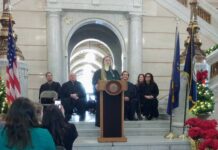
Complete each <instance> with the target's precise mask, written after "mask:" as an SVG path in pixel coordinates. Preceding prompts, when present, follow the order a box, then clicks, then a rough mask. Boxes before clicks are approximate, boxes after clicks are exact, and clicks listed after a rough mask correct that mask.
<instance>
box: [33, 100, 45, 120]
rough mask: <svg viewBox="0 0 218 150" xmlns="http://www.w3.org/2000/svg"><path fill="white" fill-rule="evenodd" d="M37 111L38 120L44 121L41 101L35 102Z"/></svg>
mask: <svg viewBox="0 0 218 150" xmlns="http://www.w3.org/2000/svg"><path fill="white" fill-rule="evenodd" d="M33 104H34V107H35V111H36V117H37V120H38V123H39V124H41V123H42V117H43V105H42V104H40V103H33Z"/></svg>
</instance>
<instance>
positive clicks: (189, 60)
mask: <svg viewBox="0 0 218 150" xmlns="http://www.w3.org/2000/svg"><path fill="white" fill-rule="evenodd" d="M194 56H195V45H194V36H193V35H191V37H190V42H189V45H188V49H187V54H186V59H185V66H184V72H185V75H186V76H187V79H188V89H187V92H188V93H187V94H188V95H189V97H188V100H189V109H191V108H192V107H193V106H194V104H195V102H196V101H197V83H196V75H195V71H194V67H195V59H194Z"/></svg>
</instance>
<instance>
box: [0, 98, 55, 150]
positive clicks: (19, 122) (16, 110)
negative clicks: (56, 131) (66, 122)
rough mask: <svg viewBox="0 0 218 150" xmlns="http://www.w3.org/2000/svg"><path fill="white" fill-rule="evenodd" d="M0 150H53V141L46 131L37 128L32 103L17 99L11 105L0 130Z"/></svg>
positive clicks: (27, 100)
mask: <svg viewBox="0 0 218 150" xmlns="http://www.w3.org/2000/svg"><path fill="white" fill-rule="evenodd" d="M0 148H1V149H3V150H12V149H13V150H55V144H54V141H53V139H52V137H51V135H50V133H49V132H48V130H46V129H42V128H39V127H38V121H37V118H36V114H35V109H34V106H33V103H32V102H31V101H30V100H29V99H27V98H22V97H20V98H17V99H16V100H15V101H14V103H13V104H12V105H11V107H10V109H9V111H8V113H7V115H6V119H5V126H4V128H0Z"/></svg>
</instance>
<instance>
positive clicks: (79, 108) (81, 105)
mask: <svg viewBox="0 0 218 150" xmlns="http://www.w3.org/2000/svg"><path fill="white" fill-rule="evenodd" d="M62 105H63V107H64V110H65V118H66V120H67V121H69V120H70V118H71V115H72V114H73V113H78V115H79V116H80V118H79V119H80V121H83V120H84V119H85V108H86V106H85V105H86V102H85V100H83V99H78V100H74V99H71V98H68V99H64V100H62Z"/></svg>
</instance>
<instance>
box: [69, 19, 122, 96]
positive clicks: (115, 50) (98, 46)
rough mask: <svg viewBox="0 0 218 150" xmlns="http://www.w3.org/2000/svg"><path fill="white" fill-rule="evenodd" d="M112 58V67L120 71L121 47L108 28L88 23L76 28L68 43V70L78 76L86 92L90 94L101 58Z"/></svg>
mask: <svg viewBox="0 0 218 150" xmlns="http://www.w3.org/2000/svg"><path fill="white" fill-rule="evenodd" d="M106 55H109V56H111V57H112V59H113V62H114V67H115V68H116V69H117V70H119V71H121V70H122V47H121V44H120V40H119V39H118V37H117V36H116V35H115V33H114V32H113V31H112V30H110V29H109V28H108V27H106V26H104V25H102V24H98V23H90V24H86V25H83V26H81V27H80V28H78V29H77V30H76V31H75V32H74V33H73V35H72V36H71V38H70V40H69V43H68V70H69V72H74V73H76V74H77V76H78V80H79V81H81V82H82V83H83V84H84V85H85V87H86V90H87V93H92V87H91V79H92V76H93V73H94V72H95V71H96V70H97V69H99V68H101V63H102V58H103V57H104V56H106Z"/></svg>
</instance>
